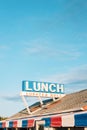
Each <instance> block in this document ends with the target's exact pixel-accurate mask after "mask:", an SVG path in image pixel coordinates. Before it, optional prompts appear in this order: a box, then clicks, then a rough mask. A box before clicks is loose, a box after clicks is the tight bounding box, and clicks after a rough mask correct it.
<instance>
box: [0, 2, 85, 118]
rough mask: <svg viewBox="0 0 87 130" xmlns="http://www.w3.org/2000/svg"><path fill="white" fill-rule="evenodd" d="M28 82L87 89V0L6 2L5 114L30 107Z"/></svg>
mask: <svg viewBox="0 0 87 130" xmlns="http://www.w3.org/2000/svg"><path fill="white" fill-rule="evenodd" d="M22 80H33V81H45V82H46V81H48V82H57V83H64V85H65V93H72V92H75V91H79V90H83V89H87V0H1V1H0V115H1V116H11V115H13V114H15V113H17V112H19V111H20V110H22V109H23V108H24V104H23V102H22V100H21V97H20V96H19V93H20V91H21V89H22ZM35 101H38V99H37V98H31V97H30V98H29V99H28V104H29V105H30V104H32V103H33V102H35Z"/></svg>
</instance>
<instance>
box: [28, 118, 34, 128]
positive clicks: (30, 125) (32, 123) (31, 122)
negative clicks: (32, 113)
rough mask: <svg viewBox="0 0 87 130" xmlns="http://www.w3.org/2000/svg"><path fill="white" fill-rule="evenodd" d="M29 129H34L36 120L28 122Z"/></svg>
mask: <svg viewBox="0 0 87 130" xmlns="http://www.w3.org/2000/svg"><path fill="white" fill-rule="evenodd" d="M27 127H34V119H31V120H28V126H27Z"/></svg>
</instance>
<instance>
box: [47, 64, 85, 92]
mask: <svg viewBox="0 0 87 130" xmlns="http://www.w3.org/2000/svg"><path fill="white" fill-rule="evenodd" d="M46 81H51V82H57V83H61V84H65V87H66V91H67V92H68V91H69V92H70V91H71V92H73V91H77V90H82V89H87V65H82V66H79V67H77V68H73V69H71V70H70V71H68V72H67V73H63V74H56V75H53V76H49V77H48V78H47V77H46Z"/></svg>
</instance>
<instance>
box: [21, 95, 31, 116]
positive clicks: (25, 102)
mask: <svg viewBox="0 0 87 130" xmlns="http://www.w3.org/2000/svg"><path fill="white" fill-rule="evenodd" d="M21 97H22V100H23V102H24V105H25V107H26V109H27V111H28V114H31V111H30V109H29V107H28V104H27V101H26V99H25V97H24V95H21Z"/></svg>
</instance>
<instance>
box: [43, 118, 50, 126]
mask: <svg viewBox="0 0 87 130" xmlns="http://www.w3.org/2000/svg"><path fill="white" fill-rule="evenodd" d="M42 120H44V121H45V124H44V126H45V127H49V126H50V123H51V119H50V118H43V119H42Z"/></svg>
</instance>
